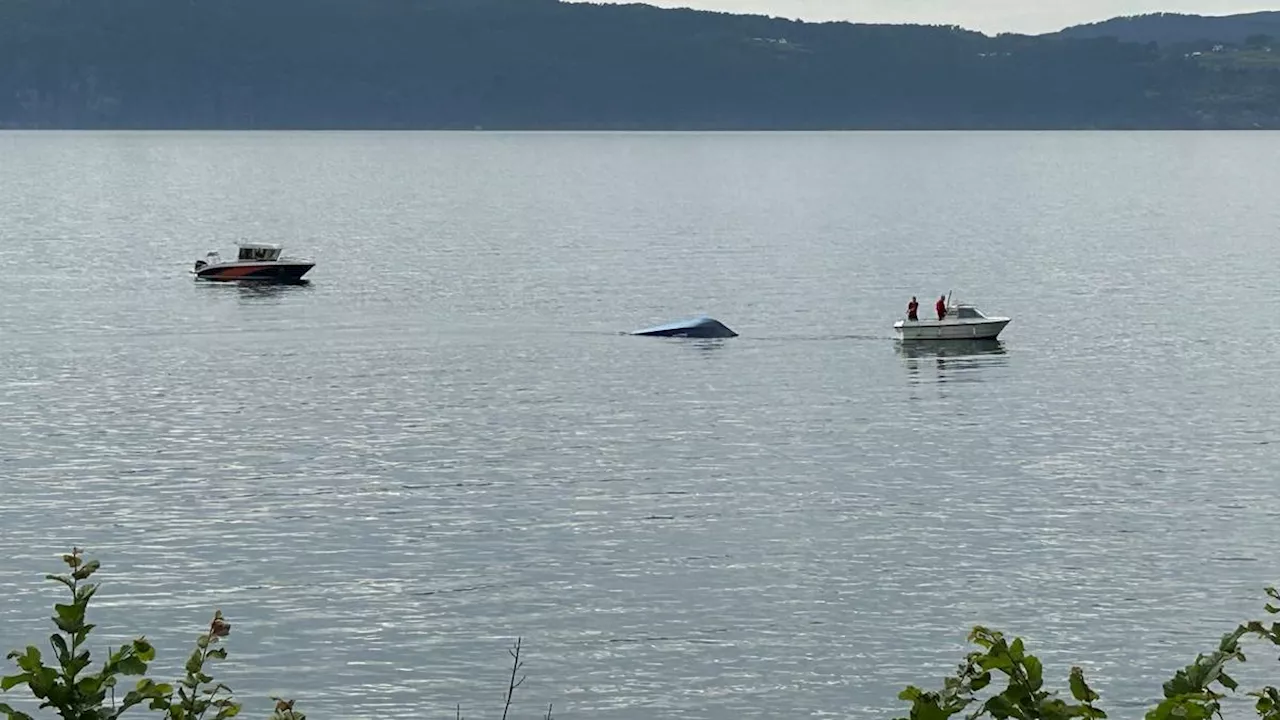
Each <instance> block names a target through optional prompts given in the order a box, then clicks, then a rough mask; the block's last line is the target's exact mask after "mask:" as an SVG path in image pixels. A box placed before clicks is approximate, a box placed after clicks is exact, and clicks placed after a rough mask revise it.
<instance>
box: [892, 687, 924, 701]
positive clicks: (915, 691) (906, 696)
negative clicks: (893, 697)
mask: <svg viewBox="0 0 1280 720" xmlns="http://www.w3.org/2000/svg"><path fill="white" fill-rule="evenodd" d="M923 694H924V691H923V690H921V689H920V688H918V687H916V686H915V685H908V686H907V687H906V688H904V689H903V690H902V692H900V693H898V699H899V700H906V701H907V702H911V701H913V700H917V699H919V697H920V696H921V695H923Z"/></svg>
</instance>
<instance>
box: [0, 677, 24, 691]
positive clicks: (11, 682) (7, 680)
mask: <svg viewBox="0 0 1280 720" xmlns="http://www.w3.org/2000/svg"><path fill="white" fill-rule="evenodd" d="M30 680H31V673H22V674H21V675H9V676H7V677H3V678H0V691H4V692H9V691H10V690H12V689H13V688H16V687H18V686H19V685H24V684H26V683H27V682H29V681H30Z"/></svg>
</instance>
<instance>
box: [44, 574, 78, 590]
mask: <svg viewBox="0 0 1280 720" xmlns="http://www.w3.org/2000/svg"><path fill="white" fill-rule="evenodd" d="M44 579H45V580H52V581H54V582H57V583H62V584H63V585H66V586H67V588H68V589H70V590H75V589H76V585H75V583H73V582H71V578H69V577H67V576H66V575H45V576H44Z"/></svg>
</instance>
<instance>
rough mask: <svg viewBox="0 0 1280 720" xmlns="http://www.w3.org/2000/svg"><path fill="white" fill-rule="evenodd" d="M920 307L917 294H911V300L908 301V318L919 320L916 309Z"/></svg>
mask: <svg viewBox="0 0 1280 720" xmlns="http://www.w3.org/2000/svg"><path fill="white" fill-rule="evenodd" d="M919 309H920V303H918V302H916V296H915V295H912V296H911V302H909V303H907V319H908V320H911V321H916V320H919V319H920V318H919V317H918V316H917V315H916V311H918V310H919Z"/></svg>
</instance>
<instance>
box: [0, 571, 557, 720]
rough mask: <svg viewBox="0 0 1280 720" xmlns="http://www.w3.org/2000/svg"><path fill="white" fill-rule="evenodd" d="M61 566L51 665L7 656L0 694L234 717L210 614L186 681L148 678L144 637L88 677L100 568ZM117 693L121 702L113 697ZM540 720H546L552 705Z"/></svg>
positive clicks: (149, 651) (218, 618)
mask: <svg viewBox="0 0 1280 720" xmlns="http://www.w3.org/2000/svg"><path fill="white" fill-rule="evenodd" d="M62 561H63V562H64V563H65V564H66V566H67V573H66V574H64V575H48V576H46V577H47V579H49V580H52V581H53V582H56V583H58V584H59V585H63V586H65V587H66V590H67V591H68V593H69V594H70V602H67V603H58V604H56V605H54V606H53V609H54V615H53V624H54V626H55V627H56V628H57V632H55V633H53V634H52V635H50V636H49V647H50V649H51V650H52V652H53V658H52V660H53V661H54V664H52V665H49V664H46V663H45V656H44V654H43V653H42V652H41V650H40V648H38V647H36V646H35V645H30V646H28V647H27V648H26V649H25V650H15V651H13V652H11V653H9V656H8V657H9V660H11V661H12V662H13V663H14V665H16V666H17V669H18V671H19V672H18V673H17V674H14V675H9V676H7V677H3V678H0V692H2V693H8V692H10V691H11V690H14V689H17V688H23V687H25V688H26V689H27V690H28V691H29V692H30V693H31V695H32V696H34V697H35V698H36V699H38V700H40V701H42V702H41V704H40V709H41V710H43V709H46V708H52V709H53V710H54V711H55V712H56V713H57V715H58V717H61V718H62V720H115V719H116V718H119V717H121V716H122V715H124V714H125V713H126V712H127V711H128V710H130V709H133V708H141V709H145V710H149V711H151V712H152V713H153V714H159V715H161V716H162V717H164V718H165V719H166V720H227V719H228V718H233V717H236V716H238V715H239V714H240V711H241V707H242V706H241V704H240V703H239V702H236V700H235V698H234V696H233V694H232V691H231V688H229V687H227V685H226V684H224V683H221V682H217V681H215V680H214V678H213V675H212V674H211V673H212V672H213V664H214V663H215V662H217V661H221V660H225V659H226V658H227V649H226V648H225V647H222V646H221V645H220V643H221V641H222V639H223V638H226V637H228V636H229V635H230V634H231V623H229V622H227V620H226V618H224V617H223V616H222V612H221V611H217V612H215V613H214V615H213V619H212V620H211V621H210V622H209V629H208V630H207V631H206V632H204V633H203V634H201V635H200V636H199V637H198V638H196V646H195V649H194V650H192V652H191V656H190V657H189V658H187V664H186V666H185V668H184V670H185V674H184V676H183V677H182V679H180V680H178V681H177V682H176V683H160V682H156V681H155V680H153V679H151V678H149V677H147V671H148V668H149V665H150V663H151V662H152V661H153V660H155V657H156V650H155V647H153V646H152V645H151V643H150V642H148V641H147V639H146V638H145V637H139V638H137V639H136V640H132V641H130V642H129V643H126V644H125V645H124V646H122V647H120V648H117V649H114V650H112V649H110V648H108V651H107V659H106V661H105V662H103V664H102V665H101V667H99V668H97V669H96V670H93V669H91V665H92V664H93V661H92V659H91V657H90V652H89V650H88V649H86V647H85V645H86V643H87V641H88V639H89V635H90V634H91V633H92V632H93V630H94V627H95V626H94V625H93V624H91V623H89V622H88V619H87V618H88V612H89V603H90V601H91V600H92V599H93V596H94V594H95V593H96V592H97V591H98V584H96V583H91V582H89V578H90V577H92V576H93V574H94V573H96V572H97V571H98V569H99V567H100V564H99V563H98V561H97V560H85V558H84V557H83V551H82V550H80V549H79V548H73V549H72V551H71V553H70V554H68V555H63V556H62ZM521 646H522V642H521V640H520V639H517V640H516V642H515V645H514V647H512V649H511V650H509V651H508V653H509V654H510V656H511V659H512V664H511V675H510V679H509V681H508V683H507V689H506V692H505V703H504V705H503V708H502V720H507V717H508V714H509V713H510V712H511V708H512V700H513V698H514V697H515V692H516V688H518V687H520V686H521V685H523V684H524V681H525V678H524V676H522V675H520V674H519V673H520V670H521V669H522V668H523V667H524V661H523V660H521V657H520V652H521ZM127 678H137V680H136V681H135V680H129V681H128V683H129V684H131V687H130V688H129V689H128V690H125V689H124V687H125V686H126V679H127ZM117 689H119V692H120V695H121V697H117ZM272 700H273V701H275V709H274V711H273V712H272V714H271V716H270V717H269V719H268V720H306V715H304V714H303V713H302V711H300V710H297V709H295V708H294V701H293V700H286V699H284V698H272ZM0 718H5V719H6V720H35V718H33V717H32V716H31V715H28V714H27V713H25V712H22V711H20V710H15V709H14V708H13V707H11V706H10V705H8V704H6V703H3V702H0ZM457 720H463V717H462V706H461V705H459V706H457ZM543 720H552V707H551V706H550V705H548V706H547V710H546V714H545V715H544V716H543Z"/></svg>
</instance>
